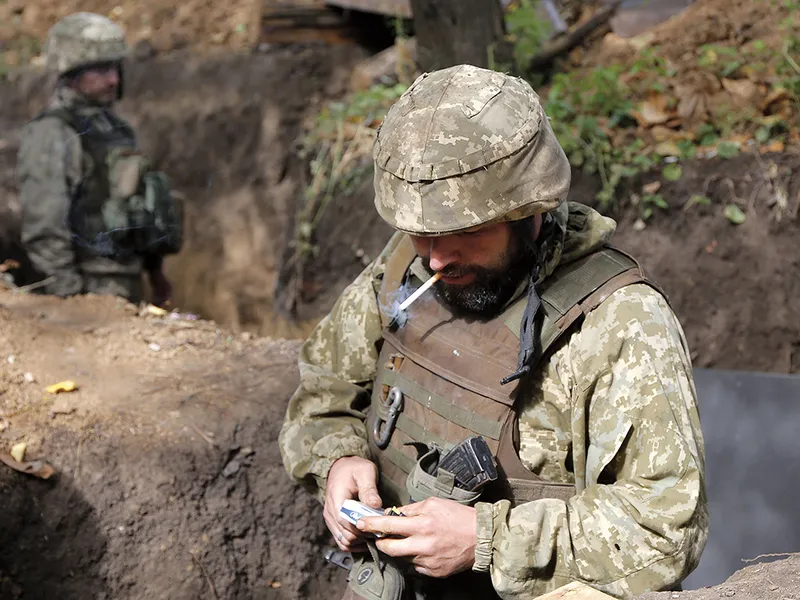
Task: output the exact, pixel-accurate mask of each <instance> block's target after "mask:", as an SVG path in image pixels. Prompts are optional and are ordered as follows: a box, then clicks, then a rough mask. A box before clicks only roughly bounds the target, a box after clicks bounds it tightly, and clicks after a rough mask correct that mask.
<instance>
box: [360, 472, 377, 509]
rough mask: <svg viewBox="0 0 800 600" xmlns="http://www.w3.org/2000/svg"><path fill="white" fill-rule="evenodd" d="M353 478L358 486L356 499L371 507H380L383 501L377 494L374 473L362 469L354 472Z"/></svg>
mask: <svg viewBox="0 0 800 600" xmlns="http://www.w3.org/2000/svg"><path fill="white" fill-rule="evenodd" d="M353 478H354V479H355V481H356V485H357V486H358V500H359V501H360V502H363V503H364V504H366V505H367V506H371V507H372V508H380V507H381V505H382V504H383V503H382V502H381V497H380V494H378V486H377V481H376V477H375V473H374V472H373V471H369V470H367V469H364V470H362V471H358V472H356V473H354V475H353Z"/></svg>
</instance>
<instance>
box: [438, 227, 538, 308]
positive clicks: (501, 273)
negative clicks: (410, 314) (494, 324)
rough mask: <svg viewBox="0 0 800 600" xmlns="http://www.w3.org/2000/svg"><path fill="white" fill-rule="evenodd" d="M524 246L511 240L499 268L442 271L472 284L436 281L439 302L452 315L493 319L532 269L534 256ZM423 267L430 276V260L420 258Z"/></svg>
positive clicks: (472, 266)
mask: <svg viewBox="0 0 800 600" xmlns="http://www.w3.org/2000/svg"><path fill="white" fill-rule="evenodd" d="M525 248H526V245H525V244H522V243H520V240H519V238H518V237H517V236H516V235H515V236H512V239H511V244H510V247H509V248H508V249H507V250H506V252H504V253H503V254H502V255H501V256H500V257H499V263H500V265H501V266H499V267H492V268H487V267H481V266H477V265H460V266H458V267H453V268H451V269H444V270H443V271H442V274H443V275H444V276H445V277H463V276H465V275H469V274H474V276H475V279H474V280H473V281H472V283H468V284H464V285H456V284H448V283H445V282H444V281H438V282H437V283H436V284H435V286H434V290H435V291H436V295H437V297H438V299H439V301H440V302H442V303H443V304H445V306H447V307H448V308H449V309H450V310H451V311H452V312H453V313H455V314H457V315H460V316H466V317H474V318H480V319H488V318H492V317H496V316H497V315H498V314H500V312H501V310H502V309H503V308H504V307H505V305H506V304H507V303H508V301H509V300H511V297H512V296H513V295H514V292H516V291H517V289H518V288H519V286H520V284H521V283H522V281H523V280H524V279H525V278H526V277H527V276H528V274H529V272H530V269H531V267H532V265H533V260H534V259H533V256H532V255H531V254H530V253H529V252H528V251H526V249H525ZM423 265H424V266H425V269H426V270H427V271H429V272H430V273H433V271H432V270H431V268H430V259H428V258H423Z"/></svg>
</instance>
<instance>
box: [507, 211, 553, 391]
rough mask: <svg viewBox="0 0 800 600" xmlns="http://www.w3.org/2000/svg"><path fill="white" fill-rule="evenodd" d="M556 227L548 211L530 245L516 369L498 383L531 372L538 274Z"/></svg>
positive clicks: (538, 302)
mask: <svg viewBox="0 0 800 600" xmlns="http://www.w3.org/2000/svg"><path fill="white" fill-rule="evenodd" d="M555 227H556V222H555V219H554V218H553V217H552V216H551V215H550V214H549V213H548V214H545V215H544V216H543V218H542V227H541V230H540V231H539V236H538V237H537V238H536V240H535V241H533V243H532V244H531V245H530V248H529V250H531V251H532V253H533V256H534V260H533V266H532V267H531V270H530V274H529V276H528V302H527V304H526V305H525V312H524V313H523V315H522V324H521V325H520V329H519V355H518V356H517V370H516V371H514V372H513V373H512V374H511V375H509V376H508V377H504V378H503V379H502V380H501V381H500V385H506V384H508V383H511V382H512V381H516V380H517V379H520V378H522V377H523V376H525V375H527V374H528V373H530V372H531V362H532V361H533V358H534V357H535V356H536V354H537V352H538V349H537V348H536V342H535V340H536V338H535V336H534V332H535V331H534V330H535V328H536V326H537V324H536V315H537V313H538V312H539V309H540V308H541V307H542V299H541V298H540V297H539V292H538V291H537V290H536V284H537V283H538V281H539V274H540V273H541V272H542V269H543V268H544V263H545V261H546V260H547V256H548V254H549V253H550V246H551V244H552V243H553V232H554V230H555Z"/></svg>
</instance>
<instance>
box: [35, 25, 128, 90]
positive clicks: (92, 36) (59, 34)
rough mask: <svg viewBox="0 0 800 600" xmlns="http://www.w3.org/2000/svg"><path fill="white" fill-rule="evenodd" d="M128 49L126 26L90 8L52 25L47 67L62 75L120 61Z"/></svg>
mask: <svg viewBox="0 0 800 600" xmlns="http://www.w3.org/2000/svg"><path fill="white" fill-rule="evenodd" d="M127 53H128V47H127V45H126V44H125V32H124V31H123V30H122V28H121V27H120V26H119V25H117V24H115V23H114V22H113V21H111V20H110V19H107V18H106V17H103V16H101V15H96V14H94V13H88V12H79V13H75V14H72V15H69V16H66V17H64V18H63V19H61V20H60V21H59V22H58V23H56V24H55V25H53V27H52V28H51V29H50V31H49V32H48V34H47V41H46V42H45V56H46V64H47V67H48V68H49V69H52V70H54V71H56V72H58V74H59V75H64V74H65V73H69V72H71V71H75V70H77V69H80V68H84V67H88V66H91V65H93V64H100V63H108V62H116V61H120V60H122V59H123V58H125V56H126V55H127Z"/></svg>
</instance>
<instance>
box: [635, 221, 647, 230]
mask: <svg viewBox="0 0 800 600" xmlns="http://www.w3.org/2000/svg"><path fill="white" fill-rule="evenodd" d="M645 227H647V225H646V224H645V222H644V221H642V220H641V219H636V222H635V223H634V224H633V230H634V231H644V229H645Z"/></svg>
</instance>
